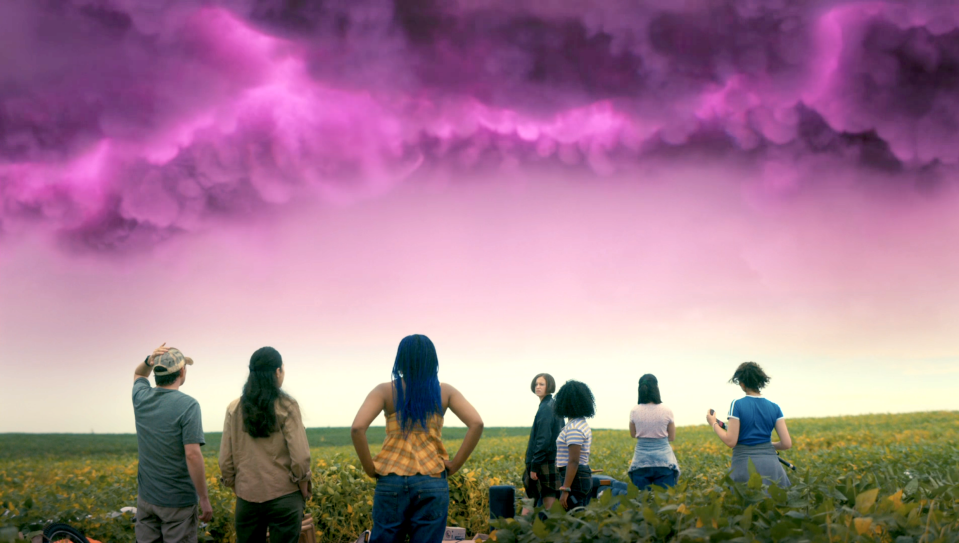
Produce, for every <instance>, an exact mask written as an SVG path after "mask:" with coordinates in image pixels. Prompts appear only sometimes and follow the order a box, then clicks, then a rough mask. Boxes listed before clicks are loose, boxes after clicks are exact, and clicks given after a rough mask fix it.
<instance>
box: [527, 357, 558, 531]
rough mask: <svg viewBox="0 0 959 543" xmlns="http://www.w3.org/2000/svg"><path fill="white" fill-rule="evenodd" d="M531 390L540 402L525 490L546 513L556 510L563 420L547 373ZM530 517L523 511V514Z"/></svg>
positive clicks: (529, 448) (536, 379)
mask: <svg viewBox="0 0 959 543" xmlns="http://www.w3.org/2000/svg"><path fill="white" fill-rule="evenodd" d="M529 388H530V390H531V391H532V392H533V394H535V395H536V397H537V398H539V408H538V409H537V410H536V417H535V418H534V419H533V427H532V428H531V429H530V431H529V442H528V443H527V444H526V469H525V472H524V473H523V486H524V487H525V489H526V497H528V498H532V499H533V505H535V506H540V505H542V506H543V507H545V508H546V509H549V508H550V507H552V506H553V502H555V501H556V496H557V495H558V494H559V490H558V487H559V483H558V482H557V477H558V476H557V473H556V438H557V437H559V432H560V430H562V429H563V419H562V418H560V417H557V416H556V414H555V413H554V412H553V392H556V381H555V380H554V379H553V376H552V375H550V374H548V373H540V374H537V375H536V377H533V382H532V383H530V386H529ZM527 513H529V511H528V510H526V509H524V510H523V514H524V515H525V514H527Z"/></svg>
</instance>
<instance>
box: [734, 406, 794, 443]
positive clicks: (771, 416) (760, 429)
mask: <svg viewBox="0 0 959 543" xmlns="http://www.w3.org/2000/svg"><path fill="white" fill-rule="evenodd" d="M729 418H731V419H739V441H738V442H737V443H738V444H739V445H761V444H764V443H769V442H770V441H771V436H772V433H773V429H774V428H775V427H776V421H778V420H779V419H781V418H783V412H782V409H780V408H779V406H778V405H777V404H775V403H773V402H771V401H769V400H768V399H766V398H763V397H759V396H743V397H742V398H739V399H738V400H733V401H732V403H730V404H729Z"/></svg>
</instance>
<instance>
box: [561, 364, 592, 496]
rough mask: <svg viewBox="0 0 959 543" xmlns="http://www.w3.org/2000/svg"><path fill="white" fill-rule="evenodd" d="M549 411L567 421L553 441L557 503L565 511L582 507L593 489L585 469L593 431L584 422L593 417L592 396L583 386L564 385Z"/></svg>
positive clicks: (577, 383)
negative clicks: (557, 482)
mask: <svg viewBox="0 0 959 543" xmlns="http://www.w3.org/2000/svg"><path fill="white" fill-rule="evenodd" d="M553 411H554V412H555V413H556V416H557V417H563V418H564V419H567V421H566V426H563V429H562V430H560V432H559V436H558V437H557V438H556V468H557V472H558V475H559V480H560V482H562V486H560V487H559V492H560V493H559V501H560V503H561V504H563V508H564V509H566V510H567V511H568V510H570V509H573V508H574V507H585V506H586V505H587V504H589V491H590V490H591V489H592V488H593V472H592V470H590V468H589V451H590V449H591V448H592V445H593V430H592V428H590V427H589V423H588V422H586V419H587V418H590V417H592V416H593V415H595V414H596V400H595V399H594V398H593V392H592V391H591V390H590V389H589V387H588V386H586V384H585V383H581V382H579V381H572V380H570V381H566V384H565V385H563V386H562V388H560V389H559V392H557V393H556V399H555V400H554V401H553Z"/></svg>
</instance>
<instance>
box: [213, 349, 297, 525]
mask: <svg viewBox="0 0 959 543" xmlns="http://www.w3.org/2000/svg"><path fill="white" fill-rule="evenodd" d="M285 376H286V372H285V370H284V369H283V357H281V356H280V353H279V352H277V350H276V349H274V348H273V347H263V348H261V349H258V350H257V351H256V352H255V353H253V356H251V357H250V376H249V378H248V379H247V381H246V385H244V387H243V395H242V396H240V398H238V399H236V400H234V401H233V403H231V404H230V406H229V407H227V409H226V419H225V420H224V421H223V438H222V441H221V443H220V473H221V477H220V480H221V481H222V482H223V484H224V485H225V486H228V487H230V488H232V489H233V492H234V493H235V494H236V517H235V521H234V522H235V527H236V540H237V543H245V542H247V541H265V540H266V530H267V528H269V530H270V541H278V542H288V543H296V542H297V541H299V539H300V530H301V526H302V523H303V509H304V507H305V506H306V501H307V500H308V499H310V494H311V493H312V483H311V474H310V445H309V443H308V442H307V441H306V428H304V427H303V420H302V418H301V416H300V406H299V405H298V404H297V403H296V400H294V399H293V398H291V397H290V396H289V395H288V394H286V393H285V392H283V391H282V390H280V387H282V386H283V378H284V377H285Z"/></svg>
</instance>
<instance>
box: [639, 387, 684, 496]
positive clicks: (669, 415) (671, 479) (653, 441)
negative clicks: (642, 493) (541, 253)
mask: <svg viewBox="0 0 959 543" xmlns="http://www.w3.org/2000/svg"><path fill="white" fill-rule="evenodd" d="M638 402H639V403H638V404H637V405H636V406H635V407H633V409H632V410H631V411H630V412H629V434H630V435H631V436H632V437H634V438H636V447H635V450H634V451H633V459H632V461H631V462H630V464H629V470H628V474H629V478H630V480H631V481H632V482H633V484H634V485H636V486H637V487H638V488H639V489H641V490H647V489H649V488H650V487H651V486H652V485H659V486H662V487H670V486H675V485H676V482H677V481H678V479H679V474H680V470H679V462H678V461H677V460H676V455H675V453H674V452H673V449H672V447H670V445H669V442H670V441H673V440H674V439H676V422H675V418H674V417H673V410H672V409H670V408H669V407H667V406H666V405H665V404H663V403H662V400H661V399H660V393H659V381H658V380H657V379H656V376H654V375H652V374H650V373H647V374H646V375H643V376H642V377H641V378H640V379H639V399H638Z"/></svg>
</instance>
